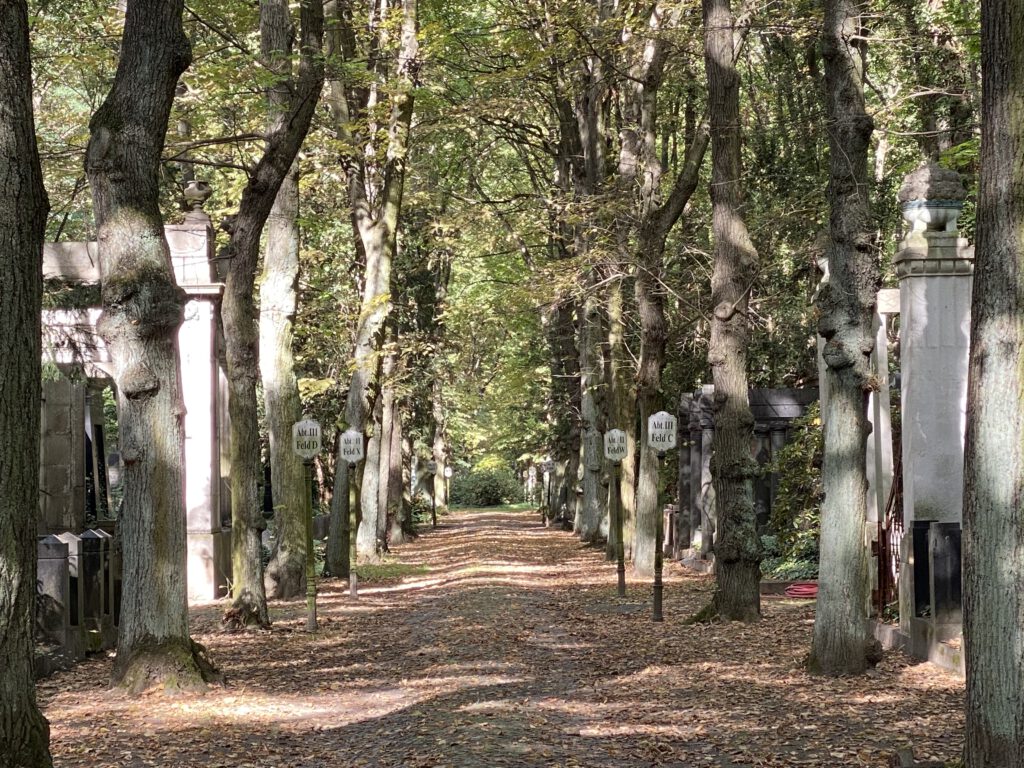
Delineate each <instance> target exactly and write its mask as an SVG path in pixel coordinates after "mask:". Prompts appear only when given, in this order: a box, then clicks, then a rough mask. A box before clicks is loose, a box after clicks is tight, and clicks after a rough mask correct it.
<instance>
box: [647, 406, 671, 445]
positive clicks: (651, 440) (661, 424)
mask: <svg viewBox="0 0 1024 768" xmlns="http://www.w3.org/2000/svg"><path fill="white" fill-rule="evenodd" d="M647 445H649V446H650V447H651V448H653V449H654V450H656V451H658V453H664V452H665V451H671V450H672V449H673V448H675V447H676V417H675V416H673V415H672V414H671V413H667V412H665V411H658V412H657V413H655V414H652V415H651V416H650V417H649V418H648V419H647Z"/></svg>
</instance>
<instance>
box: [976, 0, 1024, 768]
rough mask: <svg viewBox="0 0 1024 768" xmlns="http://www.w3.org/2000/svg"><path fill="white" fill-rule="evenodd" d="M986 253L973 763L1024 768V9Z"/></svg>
mask: <svg viewBox="0 0 1024 768" xmlns="http://www.w3.org/2000/svg"><path fill="white" fill-rule="evenodd" d="M981 29H982V36H981V46H982V48H981V50H982V57H981V63H982V82H983V84H984V85H983V89H982V111H981V125H982V135H981V170H980V178H981V184H980V187H979V190H978V246H977V251H976V252H975V272H974V275H975V277H974V292H973V298H972V302H971V358H970V360H971V365H970V378H969V381H968V390H967V443H966V450H965V454H966V455H965V462H964V466H965V472H964V482H965V488H964V640H965V647H966V650H967V724H966V742H965V745H964V762H965V765H966V766H967V768H1022V767H1024V698H1022V696H1021V691H1022V690H1024V595H1022V593H1021V584H1024V522H1022V519H1021V508H1022V507H1024V446H1022V445H1021V434H1024V414H1022V411H1021V401H1022V400H1024V367H1022V366H1024V277H1022V275H1024V269H1022V267H1024V99H1022V96H1024V50H1022V49H1021V46H1020V37H1021V34H1024V3H1022V2H1021V0H985V2H983V3H982V9H981Z"/></svg>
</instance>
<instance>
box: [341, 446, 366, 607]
mask: <svg viewBox="0 0 1024 768" xmlns="http://www.w3.org/2000/svg"><path fill="white" fill-rule="evenodd" d="M339 442H340V444H341V457H342V458H343V459H344V460H345V463H346V464H347V465H348V470H347V471H346V472H343V473H342V478H343V481H342V484H341V493H342V498H344V499H348V498H349V488H350V487H351V485H350V483H351V482H352V473H353V472H355V471H356V465H357V464H358V463H359V462H360V461H362V460H363V453H364V446H363V433H362V432H361V431H359V430H358V429H348V430H345V431H344V432H342V433H341V437H340V438H339ZM347 508H350V505H346V509H347ZM342 523H343V525H344V526H345V527H348V526H349V520H348V517H347V516H346V519H345V520H343V521H342ZM358 583H359V577H358V576H356V572H355V569H354V568H351V567H350V568H349V569H348V591H349V594H350V595H351V596H352V597H358V596H359V587H358Z"/></svg>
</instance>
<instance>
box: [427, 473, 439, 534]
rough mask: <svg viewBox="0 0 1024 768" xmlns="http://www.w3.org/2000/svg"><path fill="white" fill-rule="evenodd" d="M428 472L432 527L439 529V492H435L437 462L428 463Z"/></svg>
mask: <svg viewBox="0 0 1024 768" xmlns="http://www.w3.org/2000/svg"><path fill="white" fill-rule="evenodd" d="M427 472H429V473H430V527H431V528H437V492H436V491H435V490H434V478H435V476H436V475H437V462H436V461H428V462H427Z"/></svg>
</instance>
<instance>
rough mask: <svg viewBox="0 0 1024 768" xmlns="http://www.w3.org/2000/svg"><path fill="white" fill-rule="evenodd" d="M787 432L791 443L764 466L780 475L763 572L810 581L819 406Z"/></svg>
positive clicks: (814, 555)
mask: <svg viewBox="0 0 1024 768" xmlns="http://www.w3.org/2000/svg"><path fill="white" fill-rule="evenodd" d="M791 429H792V439H791V440H790V442H788V443H787V444H786V445H785V446H783V447H782V449H781V450H779V451H778V453H777V454H776V455H775V457H774V459H773V461H772V463H771V464H770V465H768V467H767V471H769V472H778V473H779V488H778V492H777V494H776V496H775V499H774V500H773V502H772V517H771V521H770V522H769V530H770V532H771V534H770V535H768V536H764V537H762V544H763V546H764V548H765V561H764V563H763V564H762V570H763V571H764V573H765V575H770V576H772V577H773V578H780V579H802V578H813V577H814V576H816V575H817V572H818V531H819V524H820V514H821V503H822V501H823V500H824V492H823V489H822V485H821V460H822V454H823V451H824V443H823V438H822V431H821V415H820V412H819V407H818V405H817V403H815V404H814V405H812V406H811V407H810V408H808V409H807V413H806V414H805V415H804V416H803V417H802V418H800V419H797V420H795V421H794V422H793V424H792V427H791Z"/></svg>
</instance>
